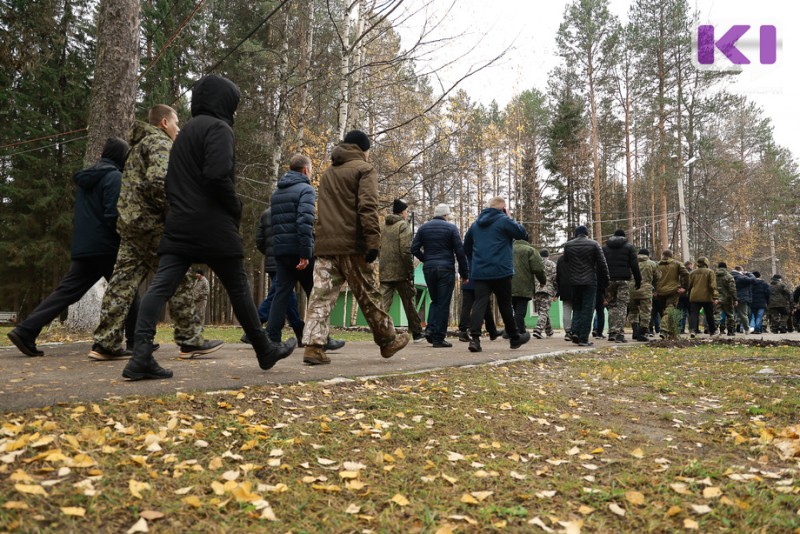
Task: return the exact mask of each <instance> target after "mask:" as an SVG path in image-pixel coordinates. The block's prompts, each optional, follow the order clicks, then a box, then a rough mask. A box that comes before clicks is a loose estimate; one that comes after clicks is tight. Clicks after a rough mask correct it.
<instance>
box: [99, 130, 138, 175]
mask: <svg viewBox="0 0 800 534" xmlns="http://www.w3.org/2000/svg"><path fill="white" fill-rule="evenodd" d="M130 148H131V147H129V146H128V143H126V142H125V141H123V140H122V139H120V138H119V137H109V138H108V139H107V140H106V144H105V146H104V147H103V153H102V154H101V155H100V157H101V158H105V159H110V160H111V161H113V162H114V163H115V164H116V165H117V168H119V170H122V168H123V167H124V166H125V159H126V158H127V157H128V150H130Z"/></svg>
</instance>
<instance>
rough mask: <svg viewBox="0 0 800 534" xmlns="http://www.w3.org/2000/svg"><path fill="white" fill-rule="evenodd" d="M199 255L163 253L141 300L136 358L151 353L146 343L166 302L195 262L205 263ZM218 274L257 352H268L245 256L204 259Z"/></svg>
mask: <svg viewBox="0 0 800 534" xmlns="http://www.w3.org/2000/svg"><path fill="white" fill-rule="evenodd" d="M193 260H199V258H186V257H183V256H176V255H173V254H164V255H163V256H161V258H160V260H159V262H158V270H157V271H156V276H155V278H154V279H153V282H152V284H150V288H149V289H148V290H147V293H146V294H145V296H144V298H143V299H142V304H141V307H140V308H139V319H138V320H137V321H136V346H135V347H134V350H133V353H134V357H135V358H143V357H147V356H149V355H148V354H147V350H148V347H147V344H148V343H151V342H152V341H153V337H155V335H156V323H157V322H158V318H159V316H160V315H161V311H162V310H163V309H164V304H166V302H167V300H169V298H170V297H172V295H173V294H174V293H175V290H176V289H177V288H178V286H179V285H180V284H181V281H182V280H183V278H184V277H185V276H186V271H188V270H189V267H191V265H192V263H202V262H203V261H202V260H200V261H196V262H195V261H193ZM204 263H205V264H206V265H208V266H209V267H210V268H211V270H212V271H214V273H216V275H217V277H218V278H219V280H220V282H222V285H223V286H224V287H225V291H227V292H228V298H229V299H230V301H231V305H232V306H233V313H234V315H236V319H238V320H239V323H240V324H241V325H242V328H243V329H244V332H245V334H247V337H248V338H250V341H251V342H252V344H253V348H254V349H255V350H256V353H259V354H260V353H262V352H266V351H267V348H268V344H267V337H266V334H265V333H264V330H262V328H261V322H260V321H259V320H258V313H257V312H256V305H255V302H253V294H252V292H251V291H250V284H249V283H248V281H247V273H246V272H245V270H244V262H243V261H242V258H214V259H208V258H206V260H205V262H204Z"/></svg>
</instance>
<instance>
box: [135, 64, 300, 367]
mask: <svg viewBox="0 0 800 534" xmlns="http://www.w3.org/2000/svg"><path fill="white" fill-rule="evenodd" d="M239 96H240V93H239V88H238V87H236V85H235V84H234V83H233V82H231V81H230V80H228V79H226V78H223V77H221V76H215V75H210V76H205V77H203V78H202V79H201V80H200V81H198V82H197V84H195V86H194V89H193V91H192V120H190V121H189V123H188V124H186V126H185V127H184V128H183V130H181V134H180V135H179V136H178V137H177V139H176V140H175V143H174V144H173V146H172V151H171V152H170V158H169V167H168V168H167V178H166V185H167V200H168V201H169V211H168V212H167V220H166V223H165V227H164V235H163V237H162V238H161V244H160V245H159V247H158V253H159V256H160V261H159V264H158V271H157V272H156V276H155V279H154V280H153V283H152V284H151V285H150V289H149V290H148V291H147V294H146V295H145V296H144V299H142V306H141V310H140V314H139V319H138V321H137V322H136V342H135V345H134V350H133V358H132V359H131V360H130V361H129V362H128V365H127V366H126V367H125V370H124V371H123V372H122V376H123V377H125V378H128V379H131V380H141V379H144V378H171V377H172V371H170V370H168V369H163V368H162V367H161V366H160V365H158V362H156V360H155V358H153V338H154V336H155V333H156V321H157V320H158V317H159V315H160V314H161V310H162V309H163V308H164V304H165V303H166V301H167V300H168V299H169V298H170V297H171V296H172V294H173V293H174V292H175V290H176V289H177V287H178V285H179V284H180V283H181V280H182V279H183V277H184V276H185V275H186V271H187V270H188V269H189V267H190V266H191V265H192V263H206V264H207V265H208V266H209V267H210V268H211V269H212V270H213V271H214V272H215V273H216V274H217V277H218V278H219V279H220V281H221V282H222V285H223V286H224V287H225V290H226V291H227V292H228V297H229V298H230V300H231V305H232V306H233V312H234V314H235V315H236V318H237V319H238V320H239V322H240V323H241V324H242V327H243V328H244V331H245V333H246V334H247V336H248V337H249V338H250V340H251V342H252V344H253V349H254V350H255V352H256V357H257V358H258V364H259V366H260V367H261V368H262V369H265V370H266V369H271V368H272V366H274V365H275V363H276V362H277V361H278V360H280V359H283V358H285V357H286V356H288V355H289V354H291V352H292V350H294V346H295V341H294V339H291V340H290V341H289V342H288V343H283V344H275V343H272V342H270V341H269V340H268V339H267V336H266V334H265V333H264V330H262V328H261V323H260V322H259V319H258V313H257V312H256V306H255V303H254V302H253V297H252V292H251V291H250V284H249V283H248V281H247V273H246V272H245V270H244V262H243V258H244V249H243V247H242V237H241V235H240V234H239V225H240V223H241V219H242V202H241V200H239V197H238V196H237V195H236V174H235V172H234V167H235V161H234V138H233V128H232V126H233V118H234V115H235V112H236V108H237V107H238V105H239Z"/></svg>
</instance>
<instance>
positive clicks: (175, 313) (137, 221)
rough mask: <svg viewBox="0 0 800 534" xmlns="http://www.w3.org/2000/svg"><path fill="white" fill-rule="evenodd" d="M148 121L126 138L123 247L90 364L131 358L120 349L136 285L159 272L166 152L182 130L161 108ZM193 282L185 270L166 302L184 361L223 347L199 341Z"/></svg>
mask: <svg viewBox="0 0 800 534" xmlns="http://www.w3.org/2000/svg"><path fill="white" fill-rule="evenodd" d="M147 119H148V123H144V122H140V121H136V122H135V123H134V125H133V127H132V128H131V132H130V134H129V137H130V139H129V142H130V145H131V151H130V154H129V155H128V160H127V162H126V164H125V172H124V173H123V175H122V190H121V191H120V195H119V201H118V203H117V208H118V210H119V220H118V221H117V230H118V231H119V234H120V237H121V242H120V246H119V252H118V253H117V262H116V264H115V265H114V275H113V276H112V277H111V280H110V281H109V283H108V288H106V292H105V295H104V296H103V303H102V305H101V309H100V324H99V325H98V326H97V329H95V331H94V344H93V345H92V350H91V352H90V353H89V358H91V359H93V360H112V359H118V358H121V357H127V356H130V352H129V351H127V350H125V349H124V348H123V347H122V333H123V322H124V320H125V316H126V315H127V313H128V309H129V307H130V305H131V303H132V302H133V299H134V296H135V295H136V293H137V292H138V290H139V285H140V284H141V283H142V281H144V278H145V277H146V276H147V274H148V273H150V272H155V271H156V269H157V268H158V255H157V254H156V250H157V249H158V244H159V242H160V241H161V235H162V233H163V232H164V220H165V217H166V213H167V194H166V189H165V181H164V178H165V177H166V174H167V164H168V162H169V151H170V149H171V148H172V142H173V141H174V140H175V137H176V136H177V135H178V132H179V131H180V127H179V126H178V115H177V113H176V112H175V110H174V109H172V108H171V107H169V106H166V105H163V104H158V105H156V106H154V107H152V108H151V109H150V110H149V111H148V114H147ZM194 280H195V277H194V274H193V272H192V271H191V270H189V271H187V272H186V276H185V277H184V280H183V282H182V283H181V285H180V287H179V288H178V290H177V291H176V292H175V296H174V297H172V299H170V316H171V317H172V320H173V321H174V322H175V334H174V339H175V342H176V343H177V344H178V345H179V346H180V350H181V356H182V357H192V356H194V355H197V354H205V353H207V352H212V351H213V350H217V349H218V348H219V347H220V346H221V345H222V342H221V341H220V342H213V341H212V342H205V341H204V340H203V327H202V326H201V325H200V323H199V322H197V321H196V319H195V317H194V310H195V307H194V297H193V295H192V287H193V285H194ZM204 345H206V347H204ZM208 345H212V346H211V347H209V346H208ZM203 347H204V348H203ZM211 349H213V350H211Z"/></svg>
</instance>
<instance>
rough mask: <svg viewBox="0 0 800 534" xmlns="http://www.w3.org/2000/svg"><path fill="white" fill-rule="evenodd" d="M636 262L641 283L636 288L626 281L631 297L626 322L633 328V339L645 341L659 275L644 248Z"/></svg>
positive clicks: (630, 281) (656, 266) (655, 265)
mask: <svg viewBox="0 0 800 534" xmlns="http://www.w3.org/2000/svg"><path fill="white" fill-rule="evenodd" d="M636 260H637V261H638V263H639V273H640V274H641V276H642V282H641V284H640V285H639V287H638V288H637V287H636V285H635V282H634V281H633V280H629V281H628V290H629V292H630V295H631V300H630V305H629V306H628V310H629V311H628V320H629V321H630V322H631V325H632V328H633V339H635V340H636V341H647V329H648V328H649V327H650V318H651V315H652V312H653V289H654V288H655V287H656V283H658V279H659V277H660V276H661V273H660V272H659V270H658V264H657V263H656V262H654V261H653V260H651V259H650V251H649V250H647V249H646V248H642V249H639V255H638V256H637V257H636Z"/></svg>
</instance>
